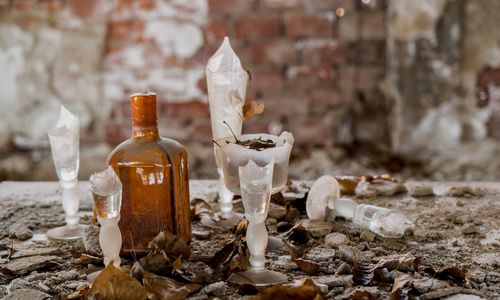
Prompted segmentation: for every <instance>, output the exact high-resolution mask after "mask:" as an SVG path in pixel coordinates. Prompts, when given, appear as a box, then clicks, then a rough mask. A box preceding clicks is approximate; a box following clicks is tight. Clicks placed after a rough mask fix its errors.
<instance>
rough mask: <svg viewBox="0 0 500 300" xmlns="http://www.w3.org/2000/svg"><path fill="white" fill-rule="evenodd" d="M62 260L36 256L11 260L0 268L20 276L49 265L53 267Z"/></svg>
mask: <svg viewBox="0 0 500 300" xmlns="http://www.w3.org/2000/svg"><path fill="white" fill-rule="evenodd" d="M61 260H62V259H61V258H60V257H58V256H49V255H37V256H28V257H21V258H17V259H13V260H11V261H9V262H8V263H6V264H4V265H2V268H4V269H7V270H9V271H10V272H12V273H14V274H16V275H22V274H25V273H28V272H31V271H33V270H37V269H40V268H43V267H47V266H49V265H53V264H55V263H57V262H59V261H61Z"/></svg>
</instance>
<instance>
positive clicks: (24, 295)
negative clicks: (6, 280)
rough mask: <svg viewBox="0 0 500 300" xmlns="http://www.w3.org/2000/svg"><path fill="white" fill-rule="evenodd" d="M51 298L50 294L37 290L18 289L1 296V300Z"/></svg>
mask: <svg viewBox="0 0 500 300" xmlns="http://www.w3.org/2000/svg"><path fill="white" fill-rule="evenodd" d="M46 299H53V298H52V296H51V295H49V294H46V293H44V292H41V291H38V290H31V289H19V290H15V291H13V292H12V293H10V295H7V296H5V297H3V298H2V300H46Z"/></svg>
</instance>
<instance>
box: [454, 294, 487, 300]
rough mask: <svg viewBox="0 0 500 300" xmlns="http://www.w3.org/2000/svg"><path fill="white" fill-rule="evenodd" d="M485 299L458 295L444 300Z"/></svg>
mask: <svg viewBox="0 0 500 300" xmlns="http://www.w3.org/2000/svg"><path fill="white" fill-rule="evenodd" d="M483 299H484V298H481V297H479V296H476V295H468V294H456V295H453V296H450V297H446V298H444V300H483Z"/></svg>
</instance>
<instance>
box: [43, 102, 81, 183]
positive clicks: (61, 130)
mask: <svg viewBox="0 0 500 300" xmlns="http://www.w3.org/2000/svg"><path fill="white" fill-rule="evenodd" d="M48 135H49V141H50V148H51V151H52V158H53V160H54V165H55V167H56V172H57V176H58V177H59V180H60V182H61V185H62V186H63V188H72V187H74V186H75V185H76V183H77V177H78V167H79V163H80V158H79V152H80V151H79V150H80V149H79V146H80V121H79V119H78V117H77V116H75V115H74V114H72V113H71V112H70V111H69V110H67V109H66V108H65V107H64V106H63V105H61V112H60V114H59V119H58V120H57V122H56V125H55V126H54V127H53V128H52V129H51V130H50V131H49V134H48Z"/></svg>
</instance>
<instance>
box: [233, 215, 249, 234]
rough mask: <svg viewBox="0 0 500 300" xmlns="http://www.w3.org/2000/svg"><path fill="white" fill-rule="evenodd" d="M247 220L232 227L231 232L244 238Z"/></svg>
mask: <svg viewBox="0 0 500 300" xmlns="http://www.w3.org/2000/svg"><path fill="white" fill-rule="evenodd" d="M247 228H248V220H247V219H245V218H243V219H241V221H239V222H238V224H236V225H234V228H233V231H234V233H235V234H236V235H238V236H244V235H246V233H247Z"/></svg>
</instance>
